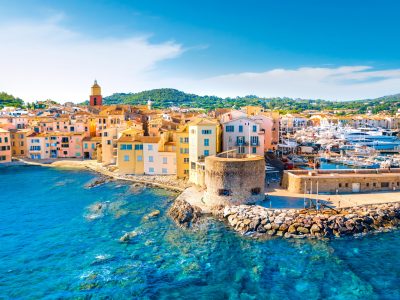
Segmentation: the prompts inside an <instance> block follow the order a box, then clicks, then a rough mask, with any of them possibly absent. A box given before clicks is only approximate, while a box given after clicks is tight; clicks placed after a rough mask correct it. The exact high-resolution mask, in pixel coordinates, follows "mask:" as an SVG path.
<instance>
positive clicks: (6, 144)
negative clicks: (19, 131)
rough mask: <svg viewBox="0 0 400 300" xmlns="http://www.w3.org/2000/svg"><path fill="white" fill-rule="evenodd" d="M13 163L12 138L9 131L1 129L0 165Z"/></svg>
mask: <svg viewBox="0 0 400 300" xmlns="http://www.w3.org/2000/svg"><path fill="white" fill-rule="evenodd" d="M8 162H11V136H10V132H9V131H8V130H5V129H2V128H0V163H8Z"/></svg>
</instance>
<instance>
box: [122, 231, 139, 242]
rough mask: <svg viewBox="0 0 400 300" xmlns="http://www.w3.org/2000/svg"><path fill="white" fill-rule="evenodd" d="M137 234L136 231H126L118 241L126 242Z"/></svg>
mask: <svg viewBox="0 0 400 300" xmlns="http://www.w3.org/2000/svg"><path fill="white" fill-rule="evenodd" d="M137 235H138V233H137V232H136V231H131V232H127V233H125V234H124V235H123V236H121V237H120V238H119V241H120V242H121V243H127V242H129V241H130V240H131V239H133V238H134V237H135V236H137Z"/></svg>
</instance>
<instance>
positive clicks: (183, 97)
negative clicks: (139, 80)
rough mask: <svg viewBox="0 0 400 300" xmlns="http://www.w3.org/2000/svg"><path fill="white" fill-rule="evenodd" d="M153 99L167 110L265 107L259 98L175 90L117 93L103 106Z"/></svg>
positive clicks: (262, 99)
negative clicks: (173, 108) (179, 108)
mask: <svg viewBox="0 0 400 300" xmlns="http://www.w3.org/2000/svg"><path fill="white" fill-rule="evenodd" d="M149 99H151V101H153V105H154V107H157V108H165V107H171V106H180V107H198V108H205V109H215V108H219V107H233V106H236V107H240V106H244V105H263V103H264V102H265V99H264V98H259V97H257V96H246V97H236V98H221V97H217V96H199V95H195V94H188V93H185V92H182V91H178V90H175V89H167V88H165V89H154V90H149V91H143V92H139V93H129V94H124V93H116V94H112V95H111V96H107V97H104V99H103V104H107V105H110V104H131V105H138V104H146V103H147V101H148V100H149Z"/></svg>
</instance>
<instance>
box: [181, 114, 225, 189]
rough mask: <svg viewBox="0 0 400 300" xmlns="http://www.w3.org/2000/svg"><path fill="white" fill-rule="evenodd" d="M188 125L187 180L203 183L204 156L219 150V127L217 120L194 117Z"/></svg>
mask: <svg viewBox="0 0 400 300" xmlns="http://www.w3.org/2000/svg"><path fill="white" fill-rule="evenodd" d="M188 126H189V165H190V169H189V181H191V182H192V183H194V184H197V185H200V186H202V185H204V170H205V169H204V158H205V157H207V156H209V155H215V154H217V153H219V152H220V151H221V127H220V125H219V123H218V121H217V120H215V119H207V118H196V119H195V120H194V121H192V122H190V123H189V124H188Z"/></svg>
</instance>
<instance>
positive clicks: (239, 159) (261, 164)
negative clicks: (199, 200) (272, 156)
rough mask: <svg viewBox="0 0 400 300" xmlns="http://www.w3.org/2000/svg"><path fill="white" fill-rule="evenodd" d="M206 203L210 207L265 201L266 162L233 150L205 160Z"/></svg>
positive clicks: (261, 158) (262, 158)
mask: <svg viewBox="0 0 400 300" xmlns="http://www.w3.org/2000/svg"><path fill="white" fill-rule="evenodd" d="M205 187H206V191H205V193H204V198H203V200H204V203H205V204H206V205H208V206H210V207H212V206H219V205H224V206H225V205H240V204H248V203H255V202H257V201H262V200H264V197H265V195H264V189H265V160H264V157H263V156H259V155H242V154H237V153H236V152H234V151H231V152H229V153H221V154H219V155H216V156H208V157H206V159H205Z"/></svg>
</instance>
